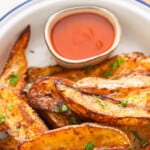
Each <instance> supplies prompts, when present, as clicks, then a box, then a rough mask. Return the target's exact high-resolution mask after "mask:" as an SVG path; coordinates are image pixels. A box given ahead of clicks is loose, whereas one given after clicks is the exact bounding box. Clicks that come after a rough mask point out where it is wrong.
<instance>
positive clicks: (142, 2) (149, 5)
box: [136, 0, 150, 8]
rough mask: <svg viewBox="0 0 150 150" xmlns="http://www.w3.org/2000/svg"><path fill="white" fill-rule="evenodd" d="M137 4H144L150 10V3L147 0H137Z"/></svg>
mask: <svg viewBox="0 0 150 150" xmlns="http://www.w3.org/2000/svg"><path fill="white" fill-rule="evenodd" d="M136 1H137V2H139V3H141V4H144V5H145V6H147V7H149V8H150V3H148V2H146V1H145V0H136Z"/></svg>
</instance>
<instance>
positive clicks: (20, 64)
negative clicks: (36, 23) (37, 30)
mask: <svg viewBox="0 0 150 150" xmlns="http://www.w3.org/2000/svg"><path fill="white" fill-rule="evenodd" d="M29 38H30V26H27V27H26V28H25V29H24V31H23V32H22V33H21V34H20V35H19V37H18V39H17V41H16V43H15V45H14V47H13V49H12V51H11V54H10V56H9V59H8V62H7V64H6V65H5V68H4V70H3V72H2V74H1V76H0V86H3V87H11V88H13V90H15V91H18V92H20V90H22V89H23V88H24V84H25V81H24V80H25V73H26V71H27V60H26V57H25V49H26V47H27V45H28V41H29ZM11 78H13V79H14V80H15V81H16V82H14V84H13V83H12V82H11Z"/></svg>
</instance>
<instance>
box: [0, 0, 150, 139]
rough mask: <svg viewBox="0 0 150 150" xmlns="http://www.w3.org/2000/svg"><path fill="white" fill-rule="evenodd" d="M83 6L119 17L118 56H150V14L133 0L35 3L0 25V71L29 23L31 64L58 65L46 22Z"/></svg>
mask: <svg viewBox="0 0 150 150" xmlns="http://www.w3.org/2000/svg"><path fill="white" fill-rule="evenodd" d="M28 1H30V0H28ZM81 5H87V6H88V5H90V6H91V5H93V6H97V7H104V8H107V9H109V10H110V11H112V12H113V13H114V14H116V16H117V17H118V19H119V21H120V23H121V27H122V31H123V34H122V40H121V43H120V44H119V47H118V48H117V51H116V53H123V52H126V53H128V52H132V51H140V52H143V53H145V54H150V15H149V14H150V11H149V10H148V9H147V8H146V7H145V8H144V6H142V7H141V6H140V5H135V2H131V1H130V0H118V1H114V0H42V1H41V0H36V1H34V2H32V3H30V4H28V5H25V6H24V7H22V8H21V9H16V10H15V12H13V13H12V14H11V15H8V16H6V18H4V20H3V21H2V22H0V23H1V24H0V25H1V27H0V69H1V70H2V68H3V66H4V64H5V61H6V59H7V57H8V54H9V52H10V49H11V46H12V44H13V43H14V41H15V40H16V38H17V36H18V34H19V33H20V32H21V31H22V29H23V28H24V27H25V26H26V25H28V24H30V25H31V31H32V33H31V34H32V35H31V39H30V42H29V46H28V48H27V50H26V56H27V59H28V65H29V66H41V67H42V66H47V65H53V64H55V61H54V60H53V58H52V56H51V55H50V53H49V51H48V49H47V47H46V44H45V42H44V35H43V33H44V27H45V24H46V21H47V19H48V17H49V16H50V15H52V14H53V13H55V12H56V11H58V10H61V9H65V8H69V7H76V6H81ZM64 38H65V35H64ZM31 51H34V53H32V52H31ZM0 137H1V136H0Z"/></svg>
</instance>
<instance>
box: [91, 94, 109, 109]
mask: <svg viewBox="0 0 150 150" xmlns="http://www.w3.org/2000/svg"><path fill="white" fill-rule="evenodd" d="M93 98H94V99H95V100H96V102H98V103H99V104H100V105H101V106H102V107H105V106H106V103H105V102H104V101H103V100H101V99H100V98H99V97H98V96H96V95H93Z"/></svg>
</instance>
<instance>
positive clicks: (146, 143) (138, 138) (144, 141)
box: [132, 131, 149, 148]
mask: <svg viewBox="0 0 150 150" xmlns="http://www.w3.org/2000/svg"><path fill="white" fill-rule="evenodd" d="M132 134H133V135H134V136H135V138H136V139H137V140H138V141H139V142H140V144H141V146H142V147H143V148H144V147H146V146H148V144H149V142H148V141H146V140H145V139H143V138H141V137H140V136H139V134H138V133H137V131H132Z"/></svg>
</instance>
